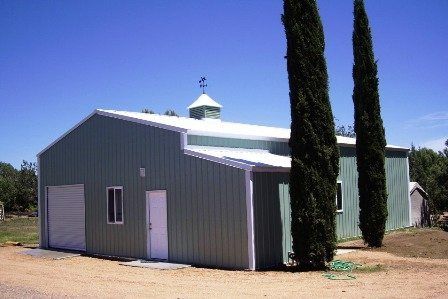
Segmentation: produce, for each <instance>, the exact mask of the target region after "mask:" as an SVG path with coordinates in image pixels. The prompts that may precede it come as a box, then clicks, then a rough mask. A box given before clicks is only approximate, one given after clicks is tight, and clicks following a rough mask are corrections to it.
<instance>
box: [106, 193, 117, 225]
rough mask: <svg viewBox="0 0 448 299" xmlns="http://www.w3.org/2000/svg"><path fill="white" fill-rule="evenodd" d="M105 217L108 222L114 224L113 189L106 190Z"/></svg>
mask: <svg viewBox="0 0 448 299" xmlns="http://www.w3.org/2000/svg"><path fill="white" fill-rule="evenodd" d="M107 215H108V220H109V222H115V208H114V189H113V188H111V189H108V190H107Z"/></svg>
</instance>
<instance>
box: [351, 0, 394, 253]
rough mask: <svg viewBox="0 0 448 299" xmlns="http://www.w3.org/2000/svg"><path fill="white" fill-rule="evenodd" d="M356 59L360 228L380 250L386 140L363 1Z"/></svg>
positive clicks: (358, 6)
mask: <svg viewBox="0 0 448 299" xmlns="http://www.w3.org/2000/svg"><path fill="white" fill-rule="evenodd" d="M353 56H354V65H353V81H354V88H353V103H354V106H355V132H356V155H357V159H356V162H357V167H358V173H359V177H358V189H359V208H360V212H359V228H360V229H361V231H362V236H363V239H364V242H366V243H367V245H368V246H370V247H380V246H381V245H382V242H383V237H384V231H385V226H386V220H387V191H386V172H385V169H384V163H385V158H384V154H385V146H386V138H385V135H384V127H383V120H382V119H381V111H380V97H379V93H378V72H377V64H376V61H375V58H374V54H373V46H372V36H371V33H370V27H369V20H368V17H367V13H366V10H365V7H364V1H363V0H354V29H353Z"/></svg>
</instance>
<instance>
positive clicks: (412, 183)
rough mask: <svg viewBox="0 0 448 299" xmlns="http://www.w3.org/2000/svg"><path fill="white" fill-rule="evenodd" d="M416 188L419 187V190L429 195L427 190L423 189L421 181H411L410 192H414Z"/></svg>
mask: <svg viewBox="0 0 448 299" xmlns="http://www.w3.org/2000/svg"><path fill="white" fill-rule="evenodd" d="M415 189H419V190H421V191H422V192H423V193H425V194H426V195H427V193H426V191H425V190H424V189H423V187H422V186H420V184H419V183H417V182H409V194H412V192H414V190H415Z"/></svg>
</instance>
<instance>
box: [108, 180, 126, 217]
mask: <svg viewBox="0 0 448 299" xmlns="http://www.w3.org/2000/svg"><path fill="white" fill-rule="evenodd" d="M110 189H113V190H114V220H115V221H109V190H110ZM115 190H121V221H116V219H117V201H116V200H115ZM106 202H107V204H106V205H107V209H106V219H107V224H124V194H123V186H109V187H106Z"/></svg>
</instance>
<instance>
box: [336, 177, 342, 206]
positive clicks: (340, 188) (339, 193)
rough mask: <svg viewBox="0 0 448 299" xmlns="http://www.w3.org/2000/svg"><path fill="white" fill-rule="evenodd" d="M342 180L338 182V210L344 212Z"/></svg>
mask: <svg viewBox="0 0 448 299" xmlns="http://www.w3.org/2000/svg"><path fill="white" fill-rule="evenodd" d="M342 200H343V197H342V182H340V181H339V182H338V188H337V190H336V212H342Z"/></svg>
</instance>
